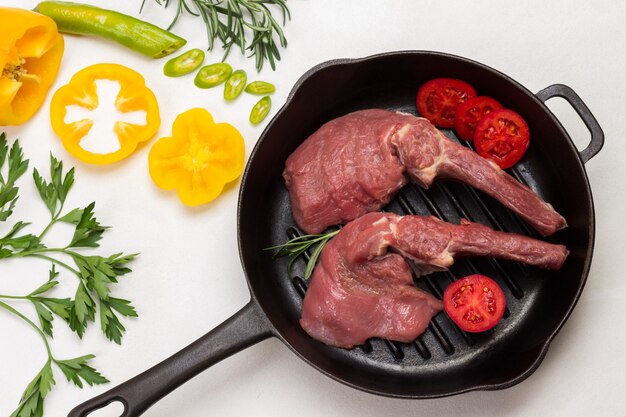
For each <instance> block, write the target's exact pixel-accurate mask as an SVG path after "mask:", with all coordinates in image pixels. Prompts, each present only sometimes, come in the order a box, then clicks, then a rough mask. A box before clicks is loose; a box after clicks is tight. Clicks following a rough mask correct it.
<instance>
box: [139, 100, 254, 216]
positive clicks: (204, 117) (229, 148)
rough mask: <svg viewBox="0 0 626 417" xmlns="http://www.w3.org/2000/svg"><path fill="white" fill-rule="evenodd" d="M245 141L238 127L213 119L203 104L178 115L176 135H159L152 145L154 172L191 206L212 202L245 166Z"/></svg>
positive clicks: (150, 160)
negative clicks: (161, 136) (164, 136)
mask: <svg viewBox="0 0 626 417" xmlns="http://www.w3.org/2000/svg"><path fill="white" fill-rule="evenodd" d="M244 154H245V143H244V140H243V137H242V136H241V134H240V133H239V131H238V130H237V129H235V128H234V127H233V126H232V125H230V124H228V123H218V124H216V123H215V122H214V121H213V117H212V116H211V113H209V112H208V111H206V110H205V109H201V108H194V109H191V110H188V111H186V112H184V113H182V114H180V115H178V117H177V118H176V120H175V121H174V125H173V127H172V136H171V137H166V138H161V139H159V140H158V141H157V142H156V143H155V144H154V145H153V146H152V149H150V154H149V155H148V165H149V168H150V176H151V177H152V180H153V181H154V183H155V184H156V185H157V187H159V188H161V189H164V190H173V189H176V191H177V192H178V197H179V198H180V200H181V201H182V202H183V203H184V204H186V205H188V206H197V205H200V204H205V203H208V202H209V201H212V200H213V199H215V198H216V197H217V196H218V195H220V194H221V193H222V191H223V189H224V186H225V185H226V184H227V183H229V182H231V181H234V180H236V179H237V178H238V177H239V176H240V175H241V172H242V171H243V167H244Z"/></svg>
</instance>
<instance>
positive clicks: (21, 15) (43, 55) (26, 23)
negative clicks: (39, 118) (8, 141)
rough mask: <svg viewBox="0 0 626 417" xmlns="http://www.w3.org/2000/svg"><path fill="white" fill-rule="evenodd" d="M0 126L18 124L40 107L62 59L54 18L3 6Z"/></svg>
mask: <svg viewBox="0 0 626 417" xmlns="http://www.w3.org/2000/svg"><path fill="white" fill-rule="evenodd" d="M0 22H2V23H0V69H1V70H2V73H1V74H0V126H7V125H19V124H22V123H24V122H25V121H27V120H28V119H30V118H31V117H32V116H33V115H34V114H35V112H37V110H38V109H39V107H41V104H42V103H43V101H44V99H45V98H46V93H47V92H48V90H49V89H50V86H51V85H52V83H53V82H54V79H55V78H56V76H57V72H58V70H59V65H60V64H61V58H62V57H63V48H64V43H63V37H62V36H61V35H60V34H59V32H58V31H57V25H56V23H54V21H53V20H52V19H50V18H49V17H47V16H43V15H41V14H39V13H35V12H31V11H29V10H23V9H13V8H8V7H0Z"/></svg>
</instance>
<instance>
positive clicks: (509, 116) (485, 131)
mask: <svg viewBox="0 0 626 417" xmlns="http://www.w3.org/2000/svg"><path fill="white" fill-rule="evenodd" d="M529 142H530V130H528V125H527V124H526V122H525V121H524V119H522V116H520V115H519V114H517V113H515V112H514V111H513V110H508V109H499V110H494V111H492V112H491V113H489V114H488V115H486V116H485V117H483V118H482V120H481V121H480V122H478V125H477V126H476V132H474V145H475V146H476V152H478V154H479V155H481V156H482V157H484V158H487V159H490V160H492V161H493V162H495V163H496V164H498V165H499V166H500V168H502V169H505V168H510V167H512V166H513V165H515V164H516V163H517V161H519V160H520V159H521V158H522V156H523V155H524V152H526V149H528V143H529Z"/></svg>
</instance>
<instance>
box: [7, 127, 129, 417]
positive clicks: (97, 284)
mask: <svg viewBox="0 0 626 417" xmlns="http://www.w3.org/2000/svg"><path fill="white" fill-rule="evenodd" d="M27 169H28V160H25V159H24V155H23V152H22V148H21V147H20V145H19V142H18V141H17V140H16V141H15V142H14V143H13V145H12V146H11V147H10V150H9V145H8V144H7V140H6V135H5V134H4V133H2V134H0V221H1V222H4V221H6V220H7V219H8V218H9V216H11V214H12V213H13V211H14V209H15V207H16V202H17V200H18V192H19V188H18V187H17V186H16V181H17V180H18V179H19V178H20V177H22V175H23V174H24V173H25V172H26V171H27ZM33 179H34V182H35V185H36V187H37V190H38V191H39V196H40V197H41V200H42V201H43V203H44V204H45V205H46V207H47V208H48V211H49V212H50V222H49V223H48V225H47V226H46V227H45V228H44V229H43V230H42V231H41V232H40V233H39V234H33V233H25V230H26V228H27V227H28V226H29V225H30V223H27V222H23V221H17V222H15V223H14V224H13V226H11V228H10V229H9V231H8V232H7V233H5V234H4V235H3V236H2V234H1V233H0V236H2V237H0V261H2V260H4V259H10V258H13V259H19V258H33V259H40V260H44V261H46V262H50V264H51V268H50V272H49V274H48V279H47V281H45V282H44V283H43V284H41V285H40V286H39V287H37V288H36V289H34V290H33V291H31V292H30V293H29V294H27V295H5V294H0V309H3V310H5V311H6V312H9V313H12V314H13V315H15V316H16V317H19V318H20V319H22V320H23V321H24V322H26V323H27V324H28V325H29V326H31V327H32V328H33V329H35V331H36V332H37V333H38V334H39V335H40V336H41V339H42V340H43V343H44V346H45V348H46V352H47V354H48V357H47V360H46V362H45V364H44V365H43V367H42V369H41V371H40V372H39V373H38V374H37V375H36V376H35V378H34V379H33V380H32V381H31V382H30V384H28V386H27V388H26V390H25V391H24V394H23V395H22V398H21V400H20V403H19V405H18V407H17V409H16V410H15V411H14V412H13V414H11V417H41V416H43V405H44V399H45V397H46V395H47V394H48V393H49V392H50V390H51V389H52V386H53V385H55V380H54V375H53V365H54V366H55V367H56V368H58V369H60V370H61V372H62V373H63V374H64V375H65V377H66V378H67V380H68V381H70V382H72V383H74V384H75V385H77V386H78V387H81V388H82V387H83V384H84V383H86V384H88V385H94V384H103V383H106V382H108V380H107V379H106V378H105V377H103V376H102V375H101V374H100V373H99V372H98V371H96V370H95V369H94V368H92V367H91V366H90V365H89V362H90V361H91V360H92V359H93V358H94V356H93V355H85V356H80V357H78V358H73V359H64V360H61V359H58V358H57V357H56V356H54V355H53V354H52V350H51V347H50V344H49V338H52V336H53V323H54V319H55V317H56V318H58V319H60V320H61V321H62V322H65V323H66V324H67V325H68V326H69V328H70V329H71V330H72V331H73V332H75V333H76V334H77V335H78V337H79V338H82V336H83V334H84V333H85V330H86V329H87V327H88V325H89V323H92V322H94V321H95V320H96V313H99V321H100V326H101V328H102V331H103V333H104V334H105V335H106V337H107V338H108V339H109V340H111V341H113V342H115V343H117V344H120V343H121V340H122V337H123V334H124V332H125V330H126V329H125V328H124V326H123V325H122V323H121V321H120V316H122V317H137V312H136V311H135V308H134V307H133V306H132V305H131V302H130V301H128V300H125V299H122V298H116V297H113V296H112V295H111V292H112V287H113V285H114V284H116V283H117V282H118V280H119V277H121V276H123V275H125V274H127V273H129V272H131V269H130V268H129V267H128V265H129V263H130V262H131V261H132V260H133V259H134V258H135V257H136V256H137V254H130V255H125V254H123V253H115V254H112V255H109V256H101V255H86V254H84V253H83V251H84V250H86V249H92V248H97V247H98V246H99V243H98V242H99V241H100V240H101V239H102V235H103V234H104V232H105V231H106V230H107V229H108V227H106V226H102V225H101V224H100V223H99V222H98V220H97V219H96V217H95V214H94V208H95V204H94V203H91V204H89V205H88V206H86V207H84V208H75V209H73V210H70V211H67V212H65V211H64V204H65V201H66V198H67V195H68V192H69V191H70V189H71V187H72V185H73V184H74V169H73V168H72V169H70V170H69V171H67V173H65V174H64V173H63V162H61V161H59V160H58V159H56V158H54V157H53V156H52V155H51V156H50V179H49V180H46V179H45V178H44V177H43V176H42V175H41V174H40V173H39V171H37V169H34V170H33ZM57 223H66V224H69V225H71V226H72V227H73V228H74V233H73V235H72V238H71V239H70V242H69V243H68V244H67V245H66V246H63V247H49V246H47V245H46V243H45V242H44V237H45V235H46V234H47V233H48V231H49V230H50V229H51V228H52V227H53V226H54V225H55V224H57ZM1 224H2V223H0V226H1ZM70 261H71V262H73V264H74V265H71V263H70ZM57 268H59V269H62V270H65V271H66V272H68V273H69V274H70V275H74V276H75V278H76V282H77V287H76V292H75V293H74V294H73V295H74V296H73V298H56V297H52V296H50V294H49V293H50V292H51V290H53V288H55V287H56V286H57V285H58V284H59V277H60V271H59V269H57ZM17 300H21V301H24V300H26V301H28V302H30V304H32V306H33V307H34V311H35V313H36V315H37V319H38V321H39V325H37V324H36V323H35V322H34V321H33V320H31V319H30V318H28V317H27V316H26V315H25V314H23V313H22V312H21V311H19V310H17V309H16V308H15V306H14V305H12V304H11V303H12V302H15V301H17Z"/></svg>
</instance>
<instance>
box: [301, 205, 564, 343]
mask: <svg viewBox="0 0 626 417" xmlns="http://www.w3.org/2000/svg"><path fill="white" fill-rule="evenodd" d="M389 248H393V249H394V252H388V249H389ZM567 254H568V251H567V249H566V248H565V247H564V246H563V245H554V244H550V243H547V242H542V241H540V240H536V239H531V238H529V237H526V236H520V235H516V234H513V233H504V232H497V231H494V230H492V229H490V228H488V227H486V226H483V225H480V224H477V223H472V222H469V221H467V220H464V221H462V223H461V224H460V225H454V224H450V223H446V222H443V221H441V220H438V219H436V218H434V217H423V216H399V215H397V214H393V213H369V214H366V215H364V216H362V217H360V218H358V219H356V220H354V221H352V222H349V223H348V224H346V226H345V227H344V228H343V229H342V230H341V231H340V232H339V233H338V234H337V236H335V237H334V238H333V239H332V240H330V241H329V242H328V244H327V245H326V247H325V248H324V250H323V251H322V253H321V256H320V260H319V263H318V265H317V266H316V268H315V270H314V272H313V276H312V278H311V282H310V284H309V288H308V290H307V292H306V295H305V297H304V303H303V306H302V318H301V320H300V324H301V325H302V327H303V328H304V330H305V331H306V332H307V333H308V334H309V335H311V336H312V337H314V338H315V339H317V340H320V341H322V342H324V343H326V344H328V345H332V346H338V347H344V348H351V347H353V346H356V345H359V344H362V343H363V342H365V341H366V340H367V339H369V338H372V337H381V338H385V339H390V340H397V341H400V342H409V341H411V340H414V339H415V338H416V337H417V336H419V335H420V334H421V333H422V332H423V331H424V330H425V329H426V327H427V326H428V322H429V321H430V319H431V318H432V317H433V316H434V315H435V314H437V313H438V312H439V311H441V309H442V304H441V301H439V300H437V299H436V298H435V297H433V296H432V295H430V294H428V293H425V292H423V291H421V290H419V289H417V288H416V287H415V286H414V285H413V278H412V274H411V268H410V267H409V265H408V263H407V262H406V261H405V259H404V258H403V256H404V257H406V258H408V259H410V260H412V261H413V262H414V263H415V265H416V266H417V268H418V270H419V271H421V273H428V272H432V271H441V270H446V269H448V268H449V267H450V266H451V265H452V264H453V262H454V257H455V256H457V255H481V256H493V257H497V258H503V259H511V260H515V261H519V262H524V263H527V264H530V265H535V266H539V267H542V268H549V269H558V268H560V267H561V265H562V264H563V262H564V261H565V258H566V257H567Z"/></svg>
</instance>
